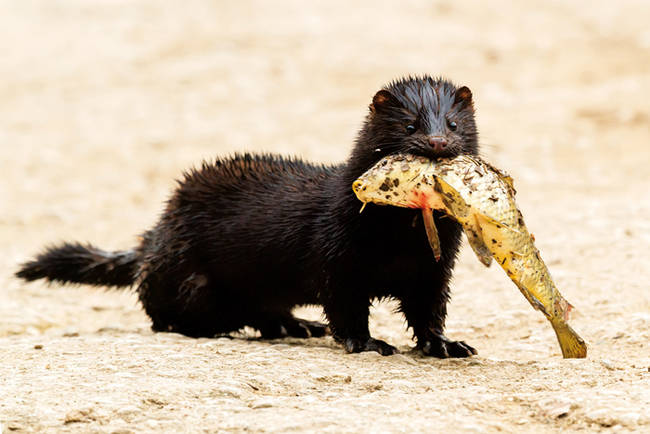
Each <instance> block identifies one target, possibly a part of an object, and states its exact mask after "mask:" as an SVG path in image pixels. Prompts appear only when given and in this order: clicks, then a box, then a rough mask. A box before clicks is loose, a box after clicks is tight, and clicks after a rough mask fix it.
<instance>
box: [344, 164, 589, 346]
mask: <svg viewBox="0 0 650 434" xmlns="http://www.w3.org/2000/svg"><path fill="white" fill-rule="evenodd" d="M352 190H353V191H354V193H355V195H356V196H357V198H358V199H359V200H360V201H361V202H363V207H365V206H366V204H367V203H375V204H378V205H390V206H398V207H404V208H415V209H421V210H422V217H423V220H424V226H425V230H426V234H427V238H428V240H429V244H430V245H431V249H432V251H433V254H434V258H435V259H436V260H439V259H440V249H441V247H440V240H439V238H438V234H437V230H436V226H435V221H434V220H433V210H438V211H441V212H443V213H445V214H446V215H447V216H449V217H451V218H453V219H455V220H456V221H457V222H458V223H460V224H461V226H462V228H463V231H464V233H465V235H466V236H467V240H468V242H469V245H470V246H471V248H472V250H473V251H474V253H475V254H476V257H477V258H478V260H479V261H480V262H481V263H482V264H483V265H485V266H490V264H491V263H492V261H493V260H494V261H496V262H497V263H498V264H499V265H500V266H501V268H503V270H504V271H505V272H506V274H507V275H508V277H509V278H510V279H511V280H512V281H513V282H514V284H515V285H516V286H517V287H518V288H519V290H520V291H521V293H522V294H523V295H524V297H525V298H526V300H528V302H529V303H530V304H531V305H532V306H533V308H535V309H536V310H539V311H541V312H542V313H543V314H544V316H545V317H546V319H547V320H548V321H549V322H550V323H551V326H552V327H553V330H554V331H555V334H556V337H557V340H558V343H559V346H560V349H561V351H562V356H563V357H564V358H584V357H586V356H587V344H586V343H585V341H584V340H583V339H582V338H581V337H580V336H579V335H578V333H576V332H575V330H573V329H572V328H571V326H570V325H569V324H568V322H567V321H568V320H569V313H570V312H571V309H572V308H573V306H572V305H571V304H570V303H569V302H568V301H567V300H566V299H565V298H564V297H563V296H562V294H561V293H560V292H559V290H558V289H557V287H556V285H555V283H554V282H553V279H552V278H551V274H550V272H549V270H548V268H547V266H546V264H545V263H544V261H543V260H542V258H541V255H540V253H539V250H538V249H537V248H536V247H535V238H534V236H533V235H531V234H530V233H529V231H528V229H527V227H526V224H525V223H524V219H523V215H522V213H521V211H520V210H519V208H518V207H517V204H516V202H515V195H516V190H515V187H514V182H513V179H512V177H511V176H509V175H508V174H507V173H506V172H504V171H502V170H500V169H498V168H496V167H494V166H492V165H491V164H489V163H488V162H486V161H484V160H483V159H481V158H480V157H476V156H469V155H460V156H457V157H454V158H444V159H438V160H435V161H433V160H430V159H428V158H425V157H420V156H414V155H410V154H393V155H389V156H387V157H384V158H383V159H381V160H380V161H379V162H377V163H376V164H375V165H374V166H373V167H371V168H370V169H369V170H368V171H366V172H365V173H364V174H362V175H361V176H360V177H359V178H358V179H357V180H356V181H354V183H353V184H352ZM362 210H363V208H362Z"/></svg>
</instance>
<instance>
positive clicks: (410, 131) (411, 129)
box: [406, 125, 417, 135]
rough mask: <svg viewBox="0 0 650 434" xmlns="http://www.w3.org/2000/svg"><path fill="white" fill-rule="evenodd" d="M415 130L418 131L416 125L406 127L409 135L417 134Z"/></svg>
mask: <svg viewBox="0 0 650 434" xmlns="http://www.w3.org/2000/svg"><path fill="white" fill-rule="evenodd" d="M415 130H417V128H415V125H407V126H406V132H407V133H408V134H409V135H411V134H413V133H414V132H415Z"/></svg>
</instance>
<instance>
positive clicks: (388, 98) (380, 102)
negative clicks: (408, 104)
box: [370, 89, 403, 113]
mask: <svg viewBox="0 0 650 434" xmlns="http://www.w3.org/2000/svg"><path fill="white" fill-rule="evenodd" d="M401 107H403V106H402V103H401V102H399V100H398V99H397V98H395V97H394V96H393V94H392V93H390V92H389V91H387V90H385V89H382V90H380V91H379V92H377V93H376V94H375V96H374V97H373V98H372V104H370V111H371V112H372V113H375V112H377V113H386V112H387V111H388V110H390V109H391V108H393V109H395V108H401Z"/></svg>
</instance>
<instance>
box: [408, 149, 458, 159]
mask: <svg viewBox="0 0 650 434" xmlns="http://www.w3.org/2000/svg"><path fill="white" fill-rule="evenodd" d="M408 152H409V153H410V154H413V155H416V156H418V157H425V158H428V159H430V160H437V159H439V158H454V157H457V156H459V155H461V154H462V153H463V152H462V148H461V147H460V146H454V145H451V146H448V147H447V148H445V149H444V150H442V151H434V150H433V149H431V148H424V147H417V148H412V149H409V150H408Z"/></svg>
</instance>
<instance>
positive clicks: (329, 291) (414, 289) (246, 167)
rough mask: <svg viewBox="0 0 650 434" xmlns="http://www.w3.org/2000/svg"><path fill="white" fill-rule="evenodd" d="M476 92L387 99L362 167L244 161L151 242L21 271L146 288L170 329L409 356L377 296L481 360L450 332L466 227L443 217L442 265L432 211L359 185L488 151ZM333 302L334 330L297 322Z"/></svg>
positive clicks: (377, 106)
mask: <svg viewBox="0 0 650 434" xmlns="http://www.w3.org/2000/svg"><path fill="white" fill-rule="evenodd" d="M477 152H478V141H477V131H476V124H475V120H474V106H473V101H472V94H471V92H470V90H469V89H468V88H467V87H460V88H457V87H456V86H454V85H453V84H452V83H450V82H449V81H446V80H443V79H435V78H431V77H428V76H422V77H415V78H414V77H408V78H403V79H400V80H397V81H394V82H392V83H390V84H388V85H387V86H385V87H384V88H383V89H381V90H380V91H379V92H377V94H375V96H374V98H373V100H372V103H371V104H370V112H369V114H368V116H367V117H366V120H365V122H364V124H363V126H362V128H361V131H360V132H359V135H358V138H357V140H356V142H355V145H354V148H353V150H352V153H351V155H350V157H349V158H348V160H347V161H346V162H345V163H343V164H339V165H333V166H324V165H315V164H311V163H308V162H304V161H302V160H300V159H297V158H286V157H282V156H277V155H268V154H262V155H252V154H237V155H235V156H233V157H231V158H219V159H217V160H216V161H214V162H212V163H203V165H202V166H201V167H200V168H196V169H192V170H190V171H189V172H187V173H185V174H184V177H183V179H182V180H180V181H179V185H178V187H177V189H176V190H175V192H174V193H173V195H172V196H171V198H170V199H169V200H168V202H167V205H166V208H165V210H164V212H163V214H162V217H161V218H160V221H159V222H158V223H157V224H156V225H155V226H154V227H153V228H152V229H150V230H149V231H146V232H145V233H144V234H143V236H142V238H141V242H140V244H139V245H138V246H137V247H135V248H133V249H131V250H127V251H120V252H106V251H103V250H100V249H98V248H96V247H93V246H91V245H83V244H78V243H65V244H63V245H61V246H56V247H50V248H48V249H46V250H45V252H44V253H42V254H40V255H38V256H37V257H36V258H35V259H34V260H32V261H30V262H27V263H25V264H24V265H23V266H22V267H21V269H20V270H19V271H18V272H17V273H16V275H17V276H18V277H21V278H23V279H25V280H29V281H31V280H37V279H41V278H43V279H47V280H48V281H54V282H61V283H67V282H71V283H86V284H91V285H97V286H113V287H128V286H133V285H135V286H136V288H137V291H138V294H139V299H140V301H141V302H142V305H143V306H144V309H145V311H146V312H147V314H148V315H149V317H151V320H152V322H153V325H152V327H153V329H154V330H156V331H173V332H177V333H182V334H185V335H187V336H194V337H199V336H207V337H211V336H214V335H217V334H223V333H228V332H232V331H235V330H238V329H241V328H242V327H244V326H250V327H253V328H255V329H257V330H259V331H260V333H261V335H262V337H263V338H265V339H272V338H278V337H283V336H296V337H310V336H323V335H324V334H325V333H327V332H328V326H329V330H331V333H332V334H333V336H334V338H335V339H336V340H337V341H338V342H340V343H341V344H342V345H343V346H344V348H345V349H346V350H347V351H348V352H359V351H378V352H379V353H381V354H383V355H389V354H393V353H395V352H396V351H397V350H396V349H395V347H393V346H391V345H389V344H388V343H386V342H384V341H381V340H378V339H374V338H372V337H371V336H370V333H369V331H368V309H369V306H370V304H371V302H372V300H373V299H377V298H385V297H389V298H394V299H396V300H397V301H398V303H399V309H400V310H401V312H402V313H403V314H404V315H405V317H406V320H407V323H408V326H409V327H411V328H412V329H413V333H414V335H415V338H416V339H417V346H418V348H420V349H421V350H422V351H423V352H424V353H425V354H427V355H432V356H436V357H467V356H470V355H472V354H476V351H475V350H474V349H473V348H472V347H470V346H469V345H467V344H465V343H464V342H456V341H451V340H449V339H447V338H446V337H445V336H444V334H443V329H444V323H445V316H446V313H447V302H448V300H449V287H448V285H449V280H450V278H451V273H452V269H453V266H454V263H455V260H456V255H457V252H458V247H459V244H460V235H461V228H460V226H459V225H458V224H457V223H456V222H454V221H453V220H451V219H449V218H441V217H442V216H441V215H440V214H436V215H435V218H436V226H437V228H438V232H439V237H440V243H441V247H442V257H441V260H440V261H439V262H436V261H435V260H434V258H433V253H432V251H431V248H430V247H429V244H428V242H427V237H426V236H425V230H424V227H423V224H422V220H421V218H418V215H419V213H420V211H419V210H411V209H403V208H396V207H386V206H383V207H382V206H376V205H372V204H370V205H368V207H367V208H366V210H365V211H364V212H363V213H362V214H359V209H360V206H361V203H360V202H359V201H358V200H357V199H356V198H355V196H354V193H353V192H352V188H351V186H352V182H353V181H354V180H355V179H356V178H357V177H359V176H360V175H361V174H362V173H364V172H365V171H366V170H368V169H369V168H370V167H371V166H372V165H374V164H375V163H376V162H377V161H379V160H380V159H381V158H383V157H384V156H386V155H389V154H392V153H412V154H416V155H422V156H426V157H428V158H432V159H435V158H439V157H449V156H454V155H458V154H463V153H464V154H477ZM316 304H320V305H322V306H323V308H324V311H325V315H326V317H327V320H328V325H325V324H321V323H318V322H312V321H306V320H303V319H299V318H296V317H294V316H293V315H292V313H291V311H292V309H293V308H294V307H295V306H299V305H316Z"/></svg>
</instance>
